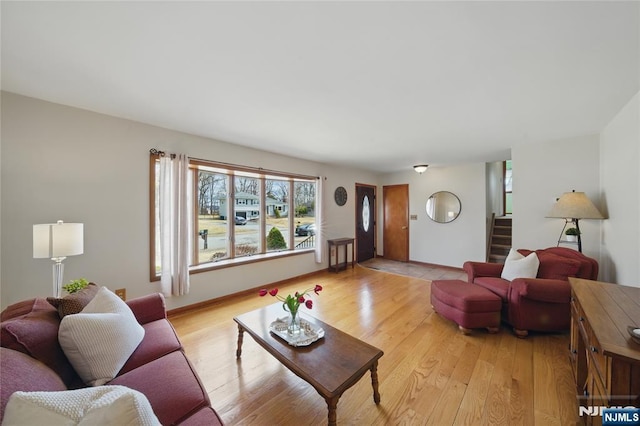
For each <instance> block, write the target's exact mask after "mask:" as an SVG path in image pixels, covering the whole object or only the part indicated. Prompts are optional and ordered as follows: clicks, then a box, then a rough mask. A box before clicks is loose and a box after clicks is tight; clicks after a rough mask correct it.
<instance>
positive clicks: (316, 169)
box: [0, 92, 377, 308]
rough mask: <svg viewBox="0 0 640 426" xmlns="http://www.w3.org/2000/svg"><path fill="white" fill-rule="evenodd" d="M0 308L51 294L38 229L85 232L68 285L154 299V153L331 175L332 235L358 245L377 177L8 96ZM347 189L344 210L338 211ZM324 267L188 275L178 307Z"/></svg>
mask: <svg viewBox="0 0 640 426" xmlns="http://www.w3.org/2000/svg"><path fill="white" fill-rule="evenodd" d="M1 101H2V111H1V112H2V154H3V155H2V177H1V185H2V192H1V195H2V205H1V207H2V213H1V218H2V240H1V243H2V244H1V249H2V258H1V264H2V267H1V268H0V270H1V274H2V275H1V282H0V287H1V292H0V298H1V300H0V302H1V304H2V307H5V306H7V305H8V304H10V303H13V302H16V301H19V300H22V299H26V298H29V297H36V296H48V295H50V293H51V286H52V277H51V263H52V262H51V261H49V260H46V259H33V258H32V242H31V235H32V225H33V224H36V223H50V222H53V221H56V220H58V219H62V220H65V221H67V222H82V223H84V224H85V249H84V254H83V255H80V256H74V257H70V258H68V259H67V260H66V261H65V262H64V264H65V275H64V277H65V281H67V280H70V279H74V278H80V277H85V278H87V279H89V280H93V281H95V282H97V283H99V284H102V285H106V286H108V287H110V288H112V289H115V288H120V287H126V289H127V295H128V297H130V298H131V297H136V296H140V295H144V294H148V293H151V292H154V291H157V289H158V288H157V285H156V284H155V283H150V282H149V278H148V275H149V272H148V268H149V267H148V263H149V261H148V259H149V249H148V245H149V229H148V228H149V219H148V217H149V201H148V185H149V174H148V158H149V149H150V148H154V147H155V148H159V149H164V150H167V151H170V152H184V153H186V154H188V155H189V156H192V157H196V158H207V159H212V160H218V161H223V162H228V163H234V164H243V165H248V166H255V167H263V168H268V169H274V170H282V171H286V172H291V173H301V174H307V175H318V176H320V175H321V176H327V180H326V181H325V191H324V192H325V199H326V200H329V201H330V202H327V203H325V205H326V210H325V213H326V215H325V216H326V217H325V223H326V236H327V237H328V238H334V237H340V236H354V234H355V231H354V227H355V223H354V215H353V214H344V212H345V211H353V208H354V205H353V188H354V187H355V182H361V183H366V184H371V185H376V184H377V181H376V179H377V176H375V175H374V174H372V173H369V172H364V171H358V170H352V169H345V168H336V167H332V166H328V165H323V164H319V163H314V162H310V161H303V160H298V159H293V158H290V157H285V156H281V155H275V154H270V153H267V152H264V151H257V150H253V149H247V148H243V147H240V146H237V145H232V144H227V143H223V142H219V141H215V140H211V139H206V138H201V137H197V136H193V135H189V134H185V133H180V132H175V131H171V130H167V129H163V128H159V127H154V126H149V125H145V124H141V123H137V122H133V121H129V120H123V119H120V118H115V117H110V116H106V115H102V114H96V113H93V112H89V111H85V110H81V109H76V108H70V107H66V106H62V105H58V104H52V103H48V102H44V101H41V100H36V99H32V98H27V97H23V96H19V95H15V94H11V93H6V92H2V99H1ZM340 185H342V186H344V187H345V188H347V189H349V195H350V199H349V201H348V203H347V206H345V207H342V208H339V207H337V206H336V205H335V203H333V202H332V200H333V190H334V189H335V187H337V186H340ZM322 268H326V259H324V263H323V264H322V265H318V264H316V263H315V262H314V258H313V255H312V254H305V255H300V256H294V257H290V258H287V259H280V260H274V261H268V262H259V263H253V264H251V265H246V266H239V267H234V268H227V269H223V270H219V271H214V272H207V273H202V274H196V275H192V280H191V293H190V294H189V295H188V296H183V297H174V298H171V299H170V300H169V301H168V304H169V307H170V308H174V307H179V306H184V305H188V304H192V303H196V302H199V301H203V300H208V299H212V298H215V297H220V296H223V295H226V294H230V293H234V292H237V291H241V290H244V289H248V288H253V287H257V286H260V285H263V284H267V283H270V282H275V281H279V280H283V279H286V278H290V277H294V276H298V275H302V274H306V273H309V272H313V271H315V270H318V269H322Z"/></svg>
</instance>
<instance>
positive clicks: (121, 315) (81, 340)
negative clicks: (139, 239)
mask: <svg viewBox="0 0 640 426" xmlns="http://www.w3.org/2000/svg"><path fill="white" fill-rule="evenodd" d="M143 337H144V328H142V326H141V325H140V324H138V321H137V320H136V317H135V316H134V315H133V312H131V309H130V308H129V306H127V304H126V303H124V301H122V299H120V298H119V297H118V296H116V295H115V294H114V293H112V292H111V291H110V290H109V289H107V288H106V287H101V288H100V290H99V291H98V293H97V294H96V295H95V297H94V298H93V299H92V300H91V302H89V303H88V304H87V306H85V308H84V309H83V310H82V311H81V312H80V313H78V314H73V315H67V316H65V317H64V318H63V319H62V321H60V329H59V331H58V340H59V342H60V346H61V347H62V350H63V351H64V353H65V355H66V356H67V358H68V359H69V362H70V363H71V365H72V366H73V368H74V369H75V370H76V372H77V373H78V375H79V376H80V378H82V380H83V381H84V382H85V383H87V384H88V385H91V386H99V385H103V384H105V383H107V382H109V381H111V380H112V379H113V378H114V377H115V376H116V375H117V374H118V372H119V371H120V369H121V368H122V366H123V365H124V364H125V362H127V359H129V357H130V356H131V354H132V353H133V351H135V350H136V348H137V347H138V345H139V344H140V342H141V341H142V338H143Z"/></svg>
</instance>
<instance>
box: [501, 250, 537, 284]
mask: <svg viewBox="0 0 640 426" xmlns="http://www.w3.org/2000/svg"><path fill="white" fill-rule="evenodd" d="M539 266H540V260H539V259H538V255H537V254H535V253H530V254H529V255H528V256H527V257H524V256H523V255H521V254H520V253H518V252H517V250H515V249H511V250H509V255H508V256H507V259H506V260H505V262H504V268H503V269H502V274H501V275H500V277H501V278H503V279H505V280H508V281H513V280H514V279H516V278H535V277H536V276H537V275H538V267H539Z"/></svg>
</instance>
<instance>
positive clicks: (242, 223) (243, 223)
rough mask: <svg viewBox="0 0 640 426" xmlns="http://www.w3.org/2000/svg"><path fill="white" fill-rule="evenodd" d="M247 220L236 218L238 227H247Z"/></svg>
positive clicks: (240, 217)
mask: <svg viewBox="0 0 640 426" xmlns="http://www.w3.org/2000/svg"><path fill="white" fill-rule="evenodd" d="M246 224H247V219H245V218H244V217H242V216H236V225H246Z"/></svg>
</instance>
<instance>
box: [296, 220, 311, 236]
mask: <svg viewBox="0 0 640 426" xmlns="http://www.w3.org/2000/svg"><path fill="white" fill-rule="evenodd" d="M296 235H298V236H299V237H305V236H307V235H316V224H315V223H307V224H305V225H298V226H296Z"/></svg>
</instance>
